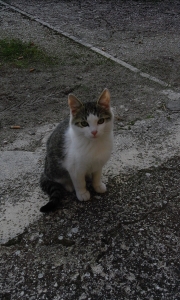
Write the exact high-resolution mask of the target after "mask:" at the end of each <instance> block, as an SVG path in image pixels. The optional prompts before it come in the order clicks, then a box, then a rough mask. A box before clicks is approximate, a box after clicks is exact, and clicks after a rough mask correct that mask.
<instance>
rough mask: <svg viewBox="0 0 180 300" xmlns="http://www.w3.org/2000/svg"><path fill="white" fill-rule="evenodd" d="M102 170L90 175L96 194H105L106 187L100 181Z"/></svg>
mask: <svg viewBox="0 0 180 300" xmlns="http://www.w3.org/2000/svg"><path fill="white" fill-rule="evenodd" d="M101 174H102V170H98V171H96V172H94V173H93V174H92V185H93V188H94V189H95V191H96V192H97V193H105V192H106V185H105V184H104V183H103V182H102V181H101Z"/></svg>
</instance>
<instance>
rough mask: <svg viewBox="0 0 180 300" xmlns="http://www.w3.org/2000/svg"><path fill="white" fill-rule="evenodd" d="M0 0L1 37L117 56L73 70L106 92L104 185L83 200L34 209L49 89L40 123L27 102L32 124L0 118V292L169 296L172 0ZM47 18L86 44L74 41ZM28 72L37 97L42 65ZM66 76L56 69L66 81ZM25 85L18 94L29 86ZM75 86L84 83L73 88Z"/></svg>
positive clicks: (176, 139) (179, 135)
mask: <svg viewBox="0 0 180 300" xmlns="http://www.w3.org/2000/svg"><path fill="white" fill-rule="evenodd" d="M0 3H1V25H2V27H1V29H0V37H1V38H4V37H18V38H21V39H23V40H24V41H26V40H27V41H29V40H32V39H33V40H34V41H35V43H37V44H38V45H40V46H41V47H43V48H44V49H46V50H47V52H48V53H50V54H52V52H53V53H55V54H56V55H57V57H61V56H62V53H63V52H61V51H65V50H64V48H63V47H65V46H64V45H66V44H67V48H68V47H70V48H71V49H72V48H73V49H75V48H76V47H77V52H78V51H79V53H81V56H83V55H87V57H88V55H89V60H90V61H91V65H93V63H94V61H95V62H96V61H98V60H97V59H96V54H91V53H93V47H95V53H97V49H99V50H100V51H103V52H104V54H105V56H104V57H105V59H106V56H107V54H110V55H111V56H112V58H115V59H116V58H117V59H119V60H120V61H117V62H115V60H114V63H115V64H114V65H112V66H111V65H110V66H109V63H108V60H107V61H106V60H105V61H104V62H101V64H102V65H103V63H104V64H105V66H106V65H107V70H109V68H110V70H111V72H112V75H111V74H110V75H111V76H109V77H108V76H107V77H106V78H107V79H106V80H105V79H104V77H103V76H102V75H100V74H98V69H99V70H103V71H104V72H105V69H101V68H103V67H101V66H100V65H98V66H97V68H96V69H95V72H97V77H95V75H93V76H92V75H91V68H87V67H86V69H85V70H84V69H83V65H80V67H79V69H78V70H79V75H78V76H79V77H81V81H82V82H81V84H84V85H85V83H87V82H88V84H89V85H90V91H93V89H94V88H95V89H97V90H99V89H100V88H101V86H103V84H104V83H105V84H106V85H107V83H109V86H110V90H111V91H112V92H111V94H112V100H113V101H112V102H113V106H114V109H115V113H116V119H115V145H114V152H113V154H112V158H111V160H110V161H109V162H108V164H107V166H106V167H105V169H104V179H105V180H106V181H107V182H108V192H107V194H105V195H103V196H101V195H100V196H99V195H97V194H94V193H93V192H92V195H93V196H92V200H91V201H90V202H87V203H80V202H78V201H77V200H76V199H75V196H74V195H73V194H72V195H71V196H69V199H68V200H70V201H69V202H68V203H67V207H64V209H62V210H60V211H57V212H56V213H53V214H49V215H42V214H40V213H39V207H40V206H41V205H42V204H43V203H44V202H46V201H47V197H46V196H45V195H43V194H42V192H41V191H40V189H39V184H38V181H39V176H40V172H41V170H42V167H43V159H44V150H45V142H46V140H47V137H48V135H49V134H50V132H51V131H52V129H53V128H54V126H55V124H54V123H56V119H54V118H53V116H56V115H53V114H52V117H51V116H50V117H48V115H51V114H50V113H49V110H50V109H51V110H52V111H54V110H56V109H57V104H56V102H55V101H54V100H56V97H57V98H58V95H56V94H52V93H51V95H53V101H54V102H53V105H52V104H51V102H50V106H49V109H48V107H47V109H45V108H44V109H43V108H41V110H42V111H43V114H45V116H46V122H45V121H43V118H42V116H41V113H40V112H38V114H39V115H38V116H39V119H41V118H42V120H41V123H40V124H39V125H38V124H37V125H36V126H34V127H33V128H32V126H29V128H28V127H27V129H24V130H23V131H22V132H21V133H18V134H12V133H11V131H8V128H6V126H5V125H2V127H1V134H2V135H1V136H2V137H3V138H2V139H3V141H2V144H1V152H0V155H1V160H0V164H1V172H0V179H1V205H0V207H1V219H0V222H1V229H2V232H1V247H0V252H1V260H0V265H1V279H0V284H1V292H0V299H31V300H33V299H54V300H55V299H79V300H81V299H148V300H149V299H165V300H166V299H169V300H177V299H180V296H179V295H180V287H179V283H180V282H179V281H180V263H179V261H180V260H179V250H180V234H179V233H180V231H179V225H180V224H179V212H180V207H179V203H180V202H179V200H180V193H179V192H180V184H179V183H180V159H179V156H180V155H179V154H180V151H179V149H180V148H179V146H180V116H179V111H180V91H179V89H180V82H179V68H178V66H179V30H180V29H179V28H180V27H179V12H180V6H179V2H178V1H173V2H171V1H163V2H162V1H153V2H151V1H148V2H144V1H122V2H117V1H116V2H115V1H111V2H106V1H91V2H90V1H61V2H58V1H38V2H37V1H7V3H9V4H11V5H12V6H14V7H9V6H6V5H4V4H3V3H2V2H0ZM17 9H21V10H22V12H21V13H20V12H19V11H17ZM26 13H28V14H31V16H30V15H28V16H27V15H26V16H25V14H26ZM35 19H36V21H35ZM43 22H46V24H45V25H46V26H42V23H43ZM47 27H49V28H50V27H53V28H52V29H48V30H47ZM56 29H57V31H58V30H59V31H61V32H62V33H63V34H64V35H65V36H67V35H68V34H69V35H71V36H73V39H74V40H76V39H78V40H77V42H78V43H80V44H85V43H88V44H89V45H87V47H85V48H83V49H81V48H79V47H78V43H77V46H76V45H75V44H74V42H73V41H72V42H71V39H69V38H68V39H67V38H64V37H63V36H61V35H60V36H59V35H58V34H57V31H56ZM55 33H56V34H55ZM61 41H62V44H61ZM58 45H63V46H62V48H63V50H62V49H61V50H60V49H58ZM84 53H85V54H84ZM68 55H70V52H67V57H68ZM98 59H99V58H98ZM110 60H111V57H110ZM79 62H81V59H80V58H79ZM122 62H126V63H127V64H128V66H126V65H125V66H124V67H123V64H122ZM129 66H130V68H129ZM67 68H68V66H67ZM71 68H72V67H71ZM134 68H137V69H138V70H140V71H138V72H137V70H136V69H134ZM89 69H90V71H89ZM93 70H94V69H93ZM48 72H49V70H48ZM71 72H72V71H71ZM80 72H81V73H80ZM120 72H121V73H120ZM141 72H142V73H144V74H149V75H150V76H153V77H154V78H156V79H157V81H154V80H152V78H148V77H146V78H145V77H143V76H142V74H140V73H141ZM39 73H41V72H39ZM39 73H37V74H35V75H34V78H32V79H31V81H29V82H28V84H29V85H31V84H32V87H33V88H32V89H33V90H34V93H35V91H36V89H37V94H34V95H35V96H34V97H35V98H37V97H38V93H39V97H40V98H41V99H44V98H43V96H44V97H47V99H48V96H47V95H46V93H47V91H46V89H45V88H44V91H43V89H41V90H39V89H38V81H39V85H42V82H44V81H43V80H44V79H43V76H45V75H43V76H42V75H41V77H38V76H39V75H38V74H39ZM92 73H93V72H92ZM9 74H10V73H8V75H6V73H5V72H3V76H2V81H1V83H2V89H5V88H4V86H7V89H9V88H11V89H12V91H14V95H15V94H16V95H18V99H21V98H20V97H21V96H20V94H22V97H24V96H26V94H27V93H26V94H23V89H24V87H21V85H19V87H18V88H17V89H15V88H14V87H13V84H12V83H13V82H16V84H18V76H20V77H19V82H20V81H21V80H22V77H23V76H25V79H26V80H28V78H26V74H25V73H23V74H22V75H20V72H19V71H17V72H16V73H15V74H16V77H17V81H12V78H13V76H15V75H13V73H12V74H11V75H9ZM43 74H44V73H43ZM49 74H50V72H49V73H48V76H49ZM53 74H56V75H54V77H56V76H58V75H59V73H53ZM68 74H70V73H68ZM119 74H121V75H119ZM98 76H99V78H98ZM113 76H114V77H113ZM110 77H112V78H113V80H112V81H111V80H110ZM69 78H70V77H69ZM116 78H118V80H117V81H116ZM98 79H99V82H98ZM68 80H69V79H68V76H65V79H64V81H65V82H66V81H67V82H68V85H70V83H69V81H68ZM71 80H73V79H72V78H71ZM78 80H79V79H78ZM35 82H36V83H35ZM95 82H96V85H95ZM119 83H120V84H119ZM164 83H165V84H164ZM16 84H15V85H16ZM73 84H75V83H73ZM166 84H167V85H166ZM53 85H54V87H55V83H54V82H53ZM91 85H92V86H91ZM118 85H121V88H119V87H118ZM76 86H77V84H76ZM109 86H108V87H109ZM122 86H123V87H124V88H122ZM56 87H58V85H57V86H56ZM113 87H114V88H113ZM19 90H20V91H19ZM26 90H27V91H28V93H30V87H27V86H26ZM6 93H7V91H6ZM76 93H80V95H81V94H82V95H83V93H84V95H86V93H87V92H83V90H82V89H81V87H78V88H77V91H76ZM87 94H88V93H87ZM119 94H121V95H122V96H120V98H118V95H119ZM3 95H4V94H3V93H1V96H2V101H4V100H3V99H4V98H3V97H4V96H3ZM66 98H67V92H66V91H65V95H64V98H63V99H62V101H64V102H62V109H61V112H60V118H63V117H64V114H65V113H66V109H64V108H63V107H64V106H65V103H66V102H65V101H66ZM9 99H10V100H11V98H9ZM27 99H29V98H28V96H27ZM28 101H29V102H30V100H28ZM33 101H34V99H33ZM33 101H32V103H33V105H35V104H36V102H35V101H34V102H33ZM2 103H3V105H5V106H3V109H2V114H1V116H2V124H6V123H5V122H6V120H8V118H10V117H11V116H12V114H13V112H14V111H13V110H12V103H11V106H9V103H8V102H7V104H6V102H5V104H4V102H2ZM25 103H26V102H25ZM37 105H40V102H38V103H37ZM24 106H25V108H24V110H23V106H22V107H21V106H20V110H21V112H20V111H19V115H20V114H21V115H23V114H24V115H25V116H26V118H28V119H27V120H28V122H30V120H31V119H32V118H34V115H35V113H34V112H32V110H29V111H28V112H27V113H26V105H24ZM37 107H38V106H37ZM4 108H5V109H4ZM46 110H47V111H46ZM28 114H29V117H28ZM38 116H37V118H36V120H38ZM13 117H14V116H13ZM3 118H4V120H3ZM7 124H8V123H7ZM32 130H33V131H32ZM5 134H6V135H5ZM8 138H9V140H10V138H11V139H12V142H11V143H8ZM6 140H7V143H4V142H6ZM3 143H4V144H3Z"/></svg>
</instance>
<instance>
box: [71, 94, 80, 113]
mask: <svg viewBox="0 0 180 300" xmlns="http://www.w3.org/2000/svg"><path fill="white" fill-rule="evenodd" d="M68 105H69V108H70V111H71V114H72V115H73V116H74V115H75V114H76V113H77V111H78V110H79V109H80V108H81V107H82V106H83V104H82V103H81V101H79V100H78V99H77V98H76V97H75V96H74V95H73V94H69V95H68Z"/></svg>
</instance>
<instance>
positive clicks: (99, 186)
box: [93, 182, 106, 193]
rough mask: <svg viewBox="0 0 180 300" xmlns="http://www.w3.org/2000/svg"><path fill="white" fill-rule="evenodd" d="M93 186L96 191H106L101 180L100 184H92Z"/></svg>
mask: <svg viewBox="0 0 180 300" xmlns="http://www.w3.org/2000/svg"><path fill="white" fill-rule="evenodd" d="M93 187H94V189H95V191H96V192H97V193H105V192H106V185H105V184H104V183H103V182H101V183H100V185H94V186H93Z"/></svg>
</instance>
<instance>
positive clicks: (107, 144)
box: [63, 127, 113, 175]
mask: <svg viewBox="0 0 180 300" xmlns="http://www.w3.org/2000/svg"><path fill="white" fill-rule="evenodd" d="M112 148H113V133H112V131H110V132H108V133H107V134H106V135H103V136H100V137H97V138H95V139H88V138H86V137H84V136H82V135H76V134H75V133H74V132H73V129H72V128H71V127H70V128H69V129H68V131H67V132H66V142H65V153H66V157H65V160H64V163H63V166H64V168H66V169H67V170H68V171H69V172H70V171H71V170H72V169H73V170H74V171H77V172H78V171H81V172H83V173H84V174H86V175H88V174H91V173H93V172H96V171H97V170H98V169H101V168H102V167H103V166H104V164H105V163H106V162H107V161H108V159H109V157H110V155H111V151H112Z"/></svg>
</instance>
